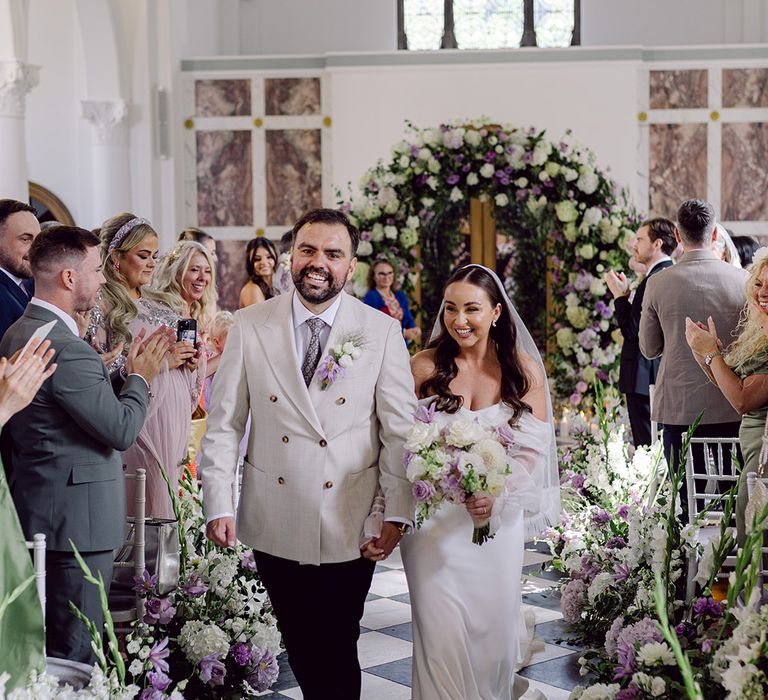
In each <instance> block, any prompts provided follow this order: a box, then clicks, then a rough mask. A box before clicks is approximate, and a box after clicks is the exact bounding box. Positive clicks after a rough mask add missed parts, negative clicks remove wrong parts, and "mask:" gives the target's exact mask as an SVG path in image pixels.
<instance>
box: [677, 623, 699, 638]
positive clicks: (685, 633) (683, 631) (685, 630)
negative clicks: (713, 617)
mask: <svg viewBox="0 0 768 700" xmlns="http://www.w3.org/2000/svg"><path fill="white" fill-rule="evenodd" d="M675 634H676V635H677V636H678V637H683V638H689V637H693V636H694V635H695V634H696V628H695V627H694V626H693V625H692V624H691V623H690V622H685V621H683V622H681V623H680V624H679V625H677V626H676V627H675Z"/></svg>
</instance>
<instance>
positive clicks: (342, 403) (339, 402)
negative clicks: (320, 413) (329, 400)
mask: <svg viewBox="0 0 768 700" xmlns="http://www.w3.org/2000/svg"><path fill="white" fill-rule="evenodd" d="M345 403H347V400H346V399H345V398H344V397H343V396H339V398H338V399H336V404H337V405H339V406H343V405H344V404H345Z"/></svg>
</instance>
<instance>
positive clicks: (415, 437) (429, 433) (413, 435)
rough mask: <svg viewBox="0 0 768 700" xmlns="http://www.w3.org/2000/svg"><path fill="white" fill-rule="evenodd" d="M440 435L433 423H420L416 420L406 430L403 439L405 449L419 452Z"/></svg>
mask: <svg viewBox="0 0 768 700" xmlns="http://www.w3.org/2000/svg"><path fill="white" fill-rule="evenodd" d="M439 435H440V431H439V430H438V428H437V426H436V425H435V424H434V423H422V422H421V421H416V423H414V424H413V426H411V429H410V430H409V431H408V437H407V438H406V440H405V449H406V450H408V452H413V453H416V452H421V450H426V449H427V448H428V447H430V446H431V445H432V444H433V443H434V442H435V440H437V438H438V437H439Z"/></svg>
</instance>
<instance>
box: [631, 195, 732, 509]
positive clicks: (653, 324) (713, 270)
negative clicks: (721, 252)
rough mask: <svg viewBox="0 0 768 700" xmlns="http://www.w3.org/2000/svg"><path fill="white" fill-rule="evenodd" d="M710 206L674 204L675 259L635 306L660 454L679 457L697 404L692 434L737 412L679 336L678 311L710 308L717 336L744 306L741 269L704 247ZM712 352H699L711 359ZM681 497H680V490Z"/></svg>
mask: <svg viewBox="0 0 768 700" xmlns="http://www.w3.org/2000/svg"><path fill="white" fill-rule="evenodd" d="M716 236H717V232H716V230H715V211H714V209H713V208H712V205H711V204H709V202H705V201H702V200H700V199H689V200H687V201H685V202H683V203H682V204H681V205H680V209H679V210H678V212H677V227H676V228H675V238H676V239H677V240H678V242H682V244H683V248H684V250H685V252H684V254H683V256H682V257H681V258H680V261H679V262H678V263H677V264H675V265H674V266H673V267H670V268H668V269H667V270H665V271H664V273H663V274H660V275H654V276H653V277H652V278H651V279H650V280H648V285H647V286H646V289H645V297H644V298H643V308H642V312H641V314H640V336H639V337H640V352H642V353H643V355H645V357H648V358H651V359H652V358H655V357H659V356H661V364H660V366H659V374H658V377H657V379H656V393H655V399H654V404H653V406H652V407H651V420H656V421H659V422H661V423H663V424H664V433H663V436H664V454H665V455H666V457H667V462H668V463H670V460H671V459H672V458H674V463H675V464H676V465H680V463H681V459H683V458H684V457H685V455H681V454H680V449H681V447H682V437H683V435H685V433H686V432H687V431H688V428H689V427H690V425H691V424H692V423H693V422H694V420H696V417H697V416H698V415H699V413H701V412H702V411H704V415H703V417H702V420H701V423H700V425H699V427H698V429H697V430H696V436H697V437H736V436H737V435H738V433H739V425H740V420H739V414H738V413H737V412H736V411H735V410H734V408H733V407H732V406H731V405H730V404H729V403H728V401H727V400H726V399H725V397H724V396H723V395H722V393H721V392H720V391H719V390H718V389H717V387H716V386H715V385H713V384H711V383H709V382H702V378H701V371H700V370H699V365H698V363H697V362H696V360H695V359H694V358H693V356H692V355H691V353H690V351H689V349H688V347H687V344H686V342H685V332H686V324H685V319H686V317H689V318H697V319H698V318H706V317H707V316H708V315H710V314H712V317H713V319H714V322H715V324H716V326H717V328H718V329H719V330H720V332H721V334H722V338H724V339H726V340H727V339H728V338H730V337H731V334H732V332H733V330H734V329H735V328H736V326H737V325H738V322H739V314H740V313H741V309H742V307H743V306H744V282H745V279H746V276H747V273H746V272H745V271H744V270H740V269H737V268H735V267H733V266H732V265H729V264H728V263H725V262H723V261H722V260H718V259H717V258H716V257H715V254H714V253H713V252H712V239H713V238H715V237H716ZM714 357H715V356H714V355H707V357H706V358H705V362H706V363H707V364H709V363H711V362H712V360H713V358H714ZM700 447H701V446H697V448H696V449H695V450H694V452H693V456H694V468H695V469H696V471H697V472H699V473H703V470H704V469H705V465H704V453H703V450H701V449H699V448H700ZM682 496H683V498H682V503H683V506H684V508H685V504H686V503H687V501H686V498H685V493H684V492H683V494H682Z"/></svg>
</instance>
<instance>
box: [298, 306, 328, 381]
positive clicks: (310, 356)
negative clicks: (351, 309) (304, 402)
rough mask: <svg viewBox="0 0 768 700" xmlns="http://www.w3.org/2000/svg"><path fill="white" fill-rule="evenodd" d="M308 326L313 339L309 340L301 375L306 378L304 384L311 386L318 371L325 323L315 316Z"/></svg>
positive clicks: (310, 319)
mask: <svg viewBox="0 0 768 700" xmlns="http://www.w3.org/2000/svg"><path fill="white" fill-rule="evenodd" d="M306 324H307V325H308V326H309V329H310V330H311V331H312V337H311V338H310V339H309V345H308V346H307V352H306V354H305V355H304V362H302V364H301V373H302V375H303V376H304V383H305V384H306V385H307V386H309V383H310V382H311V381H312V375H313V374H314V373H315V370H316V369H317V363H318V362H319V361H320V331H321V330H323V326H325V321H323V319H321V318H317V317H316V316H315V317H313V318H308V319H307V320H306Z"/></svg>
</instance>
